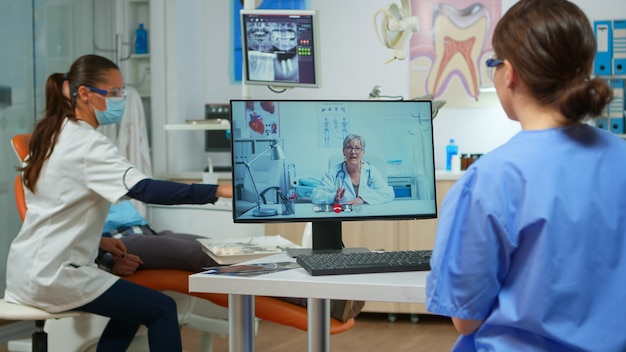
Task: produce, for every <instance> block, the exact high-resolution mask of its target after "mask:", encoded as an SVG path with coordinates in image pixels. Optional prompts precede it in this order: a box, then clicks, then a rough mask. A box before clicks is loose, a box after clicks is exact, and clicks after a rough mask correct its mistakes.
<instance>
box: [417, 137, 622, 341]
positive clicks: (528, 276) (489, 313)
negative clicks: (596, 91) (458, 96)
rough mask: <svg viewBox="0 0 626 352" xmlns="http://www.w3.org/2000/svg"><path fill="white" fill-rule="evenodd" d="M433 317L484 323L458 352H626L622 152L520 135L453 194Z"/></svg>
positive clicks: (618, 143)
mask: <svg viewBox="0 0 626 352" xmlns="http://www.w3.org/2000/svg"><path fill="white" fill-rule="evenodd" d="M431 267H432V271H431V273H430V275H429V277H428V280H427V305H426V307H427V309H428V310H429V311H431V312H433V313H436V314H440V315H445V316H452V317H457V318H461V319H476V320H484V323H483V324H482V326H481V327H480V328H479V329H478V330H477V331H476V332H475V333H474V334H472V335H469V336H461V337H460V338H459V340H458V341H457V343H456V345H455V347H454V350H455V351H474V350H475V351H626V333H625V330H624V329H625V328H626V142H624V141H623V140H621V139H620V138H618V137H616V136H614V135H612V134H611V133H609V132H607V131H604V130H600V129H598V128H596V127H593V126H588V125H578V126H573V127H566V128H557V129H549V130H541V131H522V132H520V133H519V134H517V135H516V136H514V137H513V138H512V139H511V140H510V141H509V142H507V143H506V144H504V145H502V146H501V147H499V148H497V149H496V150H494V151H492V152H490V153H488V154H486V155H484V156H483V157H482V158H480V159H479V160H478V161H477V162H475V163H474V164H472V166H471V167H470V168H469V169H468V170H467V171H466V173H465V174H464V175H463V176H462V177H461V179H459V181H458V182H456V183H455V185H454V186H453V188H452V189H451V190H450V192H449V193H448V194H447V196H446V198H445V200H444V202H443V204H442V209H441V212H440V216H439V226H438V230H437V238H436V244H435V248H434V251H433V257H432V261H431Z"/></svg>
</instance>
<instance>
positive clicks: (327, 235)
mask: <svg viewBox="0 0 626 352" xmlns="http://www.w3.org/2000/svg"><path fill="white" fill-rule="evenodd" d="M312 224H313V231H312V232H313V233H312V237H313V248H288V249H287V254H289V255H290V256H291V257H293V258H295V257H297V256H299V255H311V254H319V253H354V252H369V251H370V250H369V249H367V248H364V247H350V248H345V247H344V246H343V241H342V238H341V221H313V223H312Z"/></svg>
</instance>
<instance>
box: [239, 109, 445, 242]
mask: <svg viewBox="0 0 626 352" xmlns="http://www.w3.org/2000/svg"><path fill="white" fill-rule="evenodd" d="M230 104H231V121H232V123H231V136H232V143H233V145H232V150H233V153H232V156H233V160H232V163H233V169H232V177H233V186H234V189H235V192H234V195H233V219H234V222H235V223H286V222H312V224H313V249H314V250H342V248H343V241H342V236H341V224H342V222H344V221H369V220H408V219H431V218H436V217H437V204H436V196H435V167H434V153H433V152H434V148H433V131H432V110H431V101H382V100H379V101H375V100H359V101H357V100H342V101H338V100H271V101H270V100H231V102H230ZM353 170H359V171H358V172H353ZM337 190H339V191H340V192H339V193H341V197H338V196H337ZM357 198H359V199H357ZM381 235H382V234H381Z"/></svg>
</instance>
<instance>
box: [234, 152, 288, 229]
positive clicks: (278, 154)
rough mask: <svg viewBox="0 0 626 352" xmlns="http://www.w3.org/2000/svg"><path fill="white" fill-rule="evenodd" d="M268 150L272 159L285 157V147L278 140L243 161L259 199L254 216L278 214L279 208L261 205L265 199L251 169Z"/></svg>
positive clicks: (253, 212)
mask: <svg viewBox="0 0 626 352" xmlns="http://www.w3.org/2000/svg"><path fill="white" fill-rule="evenodd" d="M268 152H269V153H270V160H284V159H285V153H284V152H283V149H282V148H281V147H280V145H279V144H278V142H272V143H271V145H270V146H269V147H267V149H265V150H264V151H262V152H260V153H259V154H257V155H256V156H255V157H254V158H252V159H251V160H250V161H242V162H241V164H243V165H245V167H246V170H247V171H248V175H249V176H250V183H252V188H253V189H254V194H255V195H256V199H257V201H256V209H254V211H252V216H256V217H265V216H274V215H278V210H276V209H273V208H262V207H261V204H263V199H262V198H261V194H260V193H259V190H258V189H257V187H256V183H255V182H254V178H253V177H252V170H251V169H250V165H252V163H254V162H255V161H257V160H258V159H259V158H260V157H262V156H263V155H265V154H267V153H268Z"/></svg>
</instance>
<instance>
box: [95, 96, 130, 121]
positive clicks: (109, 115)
mask: <svg viewBox="0 0 626 352" xmlns="http://www.w3.org/2000/svg"><path fill="white" fill-rule="evenodd" d="M106 105H107V109H106V110H105V111H100V110H98V109H96V108H95V107H94V109H95V110H96V119H98V123H99V124H101V125H110V124H114V123H118V122H120V121H121V120H122V117H124V110H126V98H124V97H107V98H106ZM92 106H93V105H92Z"/></svg>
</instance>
